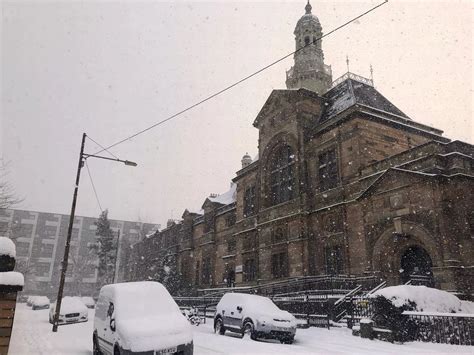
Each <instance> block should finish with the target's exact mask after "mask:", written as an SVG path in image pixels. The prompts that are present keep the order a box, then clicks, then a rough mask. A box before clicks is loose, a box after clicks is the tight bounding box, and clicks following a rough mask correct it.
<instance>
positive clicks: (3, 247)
mask: <svg viewBox="0 0 474 355" xmlns="http://www.w3.org/2000/svg"><path fill="white" fill-rule="evenodd" d="M0 255H8V256H10V257H12V258H15V257H16V250H15V244H13V241H12V240H11V239H10V238H6V237H0Z"/></svg>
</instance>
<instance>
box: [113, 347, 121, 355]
mask: <svg viewBox="0 0 474 355" xmlns="http://www.w3.org/2000/svg"><path fill="white" fill-rule="evenodd" d="M114 355H120V349H119V347H118V346H117V345H115V346H114Z"/></svg>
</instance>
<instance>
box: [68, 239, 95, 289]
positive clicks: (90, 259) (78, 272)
mask: <svg viewBox="0 0 474 355" xmlns="http://www.w3.org/2000/svg"><path fill="white" fill-rule="evenodd" d="M97 250H98V245H97V244H96V243H88V245H87V250H85V253H80V250H79V253H77V254H75V253H71V255H69V257H70V262H71V264H72V265H73V266H72V270H73V273H72V282H71V283H70V285H68V287H69V288H70V290H71V291H72V292H73V294H74V295H81V288H82V283H83V278H84V277H85V276H86V275H87V274H88V272H89V271H90V270H91V267H94V269H97V262H98V258H97Z"/></svg>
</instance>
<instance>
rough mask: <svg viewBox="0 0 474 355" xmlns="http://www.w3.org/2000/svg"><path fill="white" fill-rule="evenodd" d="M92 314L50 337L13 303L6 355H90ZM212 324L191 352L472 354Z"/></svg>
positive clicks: (39, 318)
mask: <svg viewBox="0 0 474 355" xmlns="http://www.w3.org/2000/svg"><path fill="white" fill-rule="evenodd" d="M93 319H94V310H90V312H89V321H88V322H87V323H80V324H73V325H66V326H61V327H59V331H58V332H57V333H53V332H51V324H49V323H48V310H39V311H33V310H31V309H30V308H28V307H26V305H25V304H18V305H17V311H16V314H15V322H14V327H13V334H12V340H11V344H10V352H9V354H10V355H12V354H13V355H17V354H18V355H28V354H39V355H41V354H45V355H56V354H58V355H64V354H68V355H69V354H70V355H86V354H87V355H90V354H91V353H92V328H93ZM210 323H212V321H211V320H210V321H208V323H207V324H201V325H200V326H197V327H196V326H195V327H193V330H194V353H195V354H196V355H215V354H232V355H237V354H242V355H243V354H272V355H275V354H397V355H398V354H401V353H406V354H448V353H451V354H452V353H456V354H464V353H465V354H471V355H472V354H473V352H472V347H467V346H455V345H444V344H442V345H441V344H427V343H419V342H416V343H407V344H390V343H387V342H383V341H378V340H367V339H360V338H359V337H354V336H352V335H351V332H350V331H349V330H348V329H344V328H331V330H327V329H320V328H310V329H298V331H297V333H296V338H295V343H294V344H292V345H288V344H280V343H279V342H276V341H253V340H250V339H241V338H240V336H236V335H232V334H226V335H224V336H222V335H216V334H214V331H213V329H212V326H211V324H210Z"/></svg>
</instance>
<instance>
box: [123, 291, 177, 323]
mask: <svg viewBox="0 0 474 355" xmlns="http://www.w3.org/2000/svg"><path fill="white" fill-rule="evenodd" d="M160 286H161V285H160ZM115 309H116V317H117V319H132V318H154V317H160V316H163V315H169V314H171V313H180V311H179V307H178V305H177V304H176V303H175V301H174V300H173V298H172V297H171V296H170V294H169V293H168V291H167V290H166V289H165V288H164V287H151V288H147V289H146V290H144V289H141V288H140V287H137V288H134V289H131V288H129V289H125V290H124V289H122V290H118V291H117V293H116V295H115Z"/></svg>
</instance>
